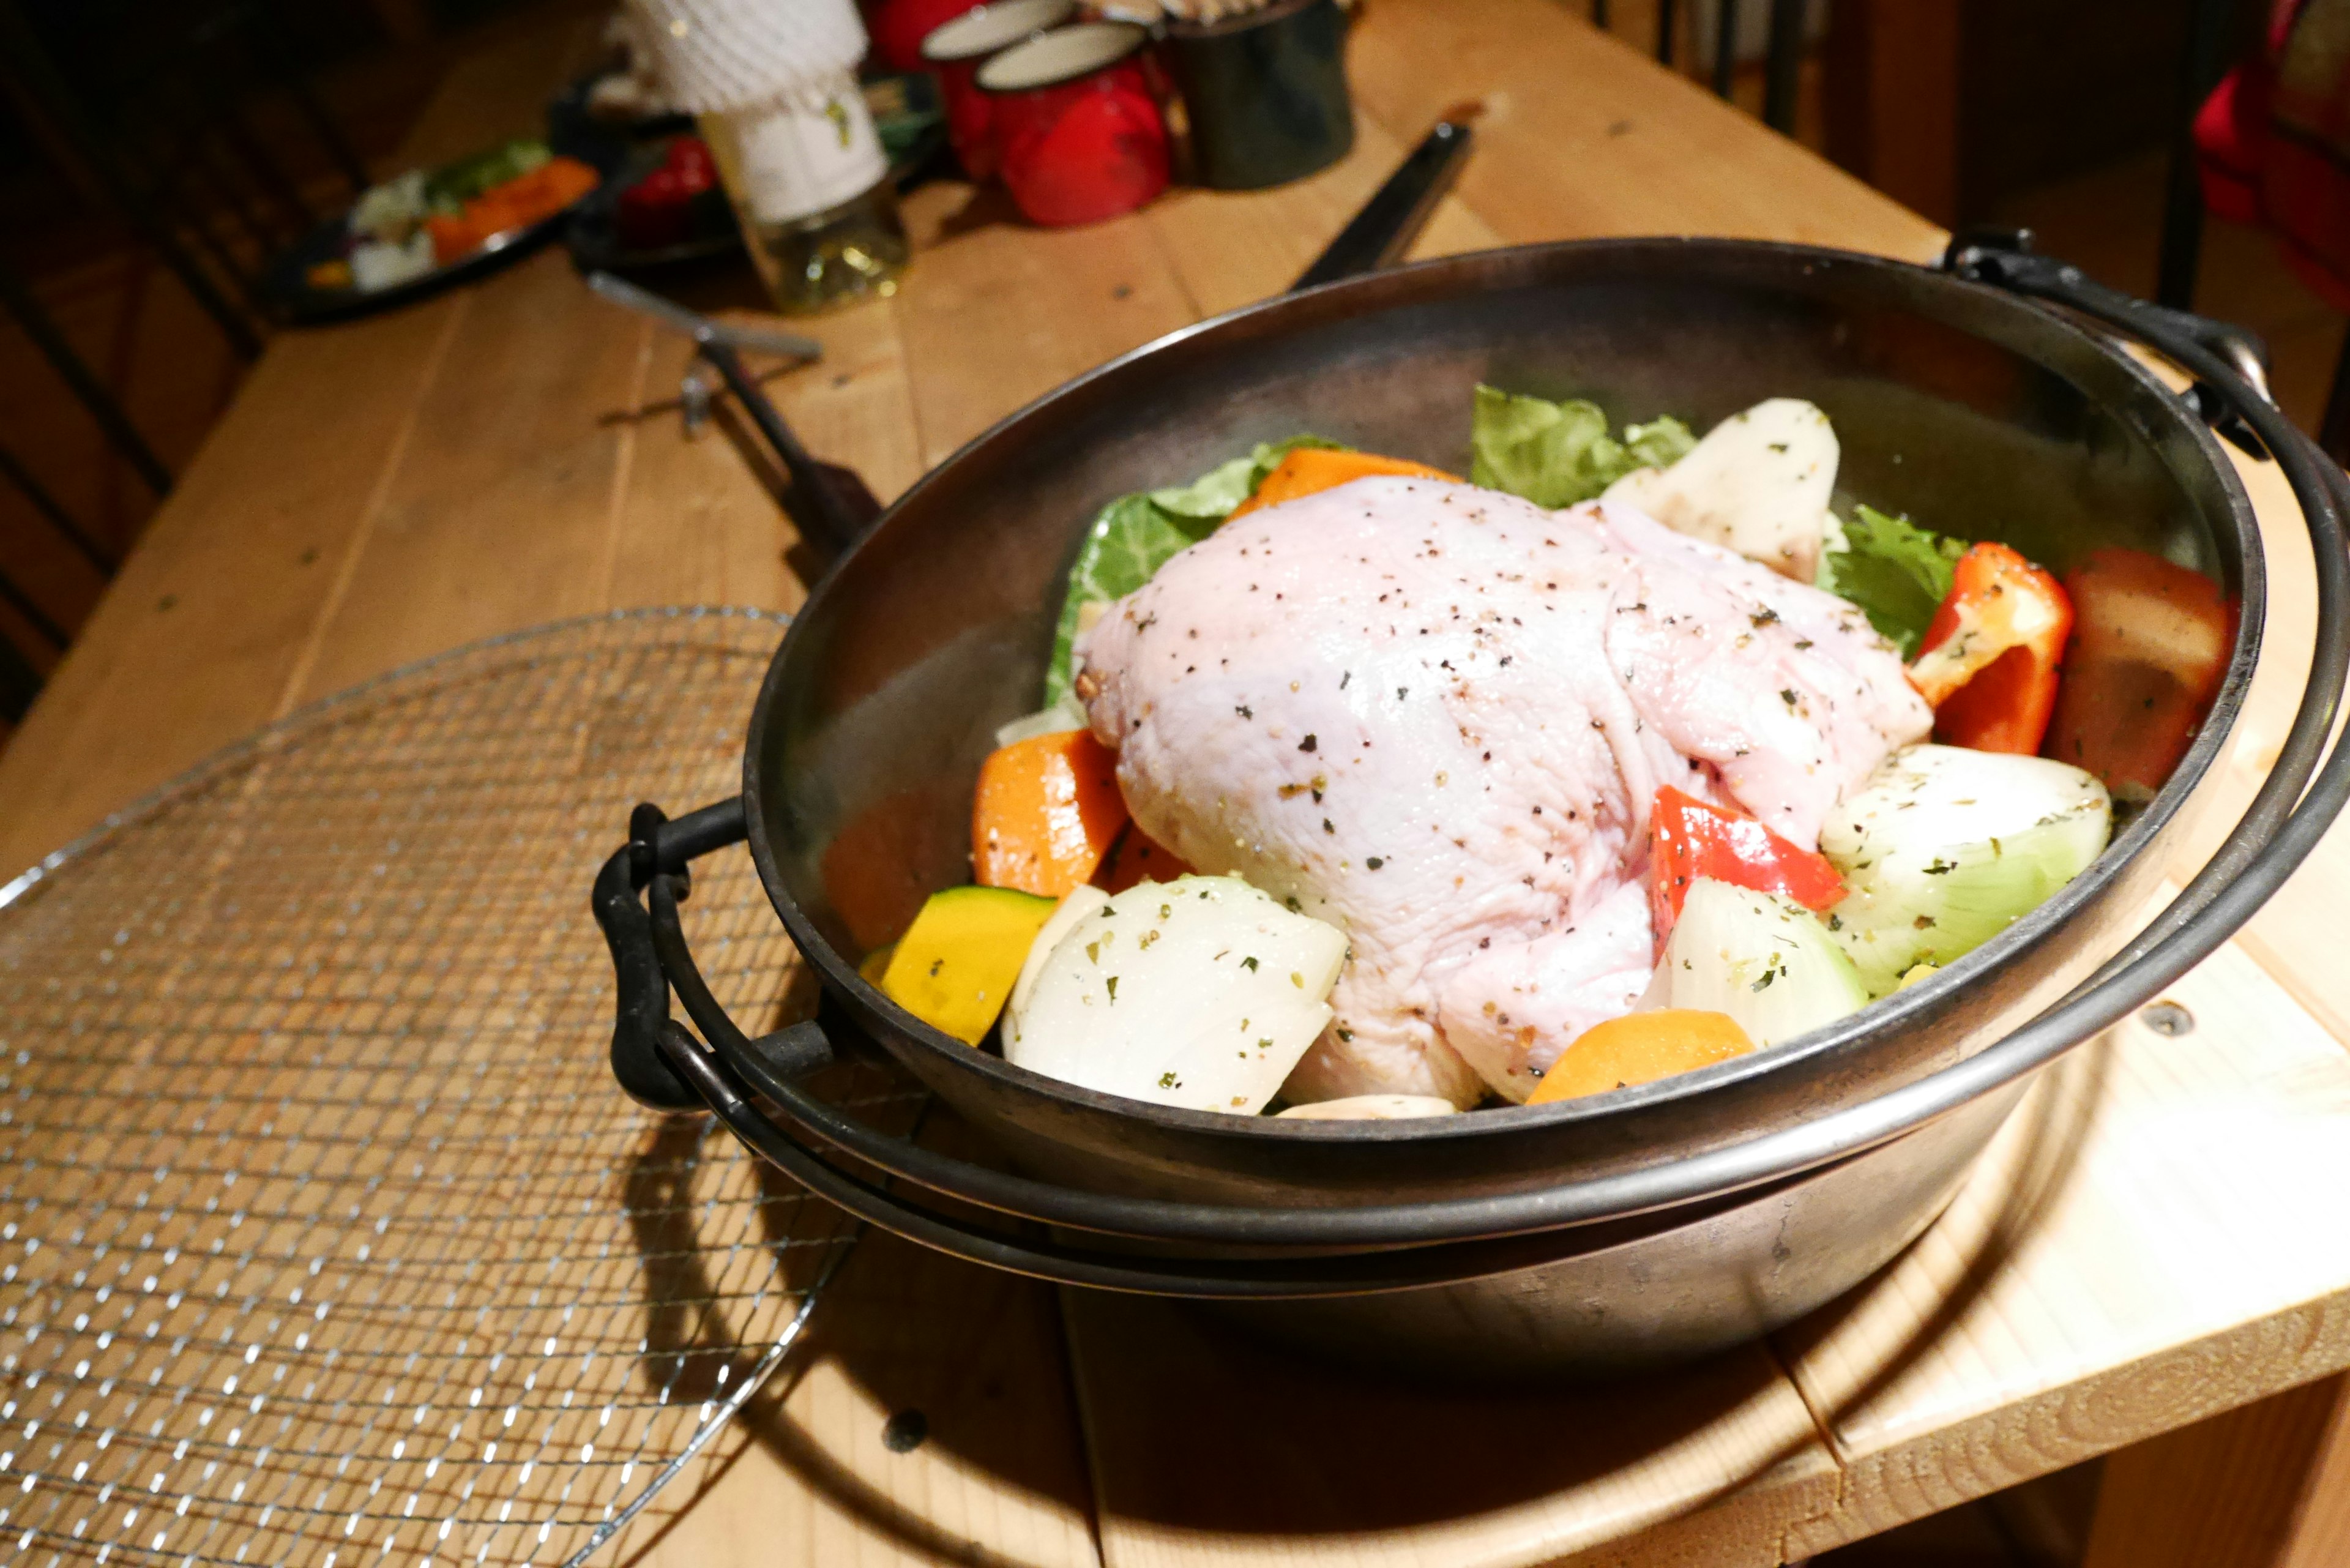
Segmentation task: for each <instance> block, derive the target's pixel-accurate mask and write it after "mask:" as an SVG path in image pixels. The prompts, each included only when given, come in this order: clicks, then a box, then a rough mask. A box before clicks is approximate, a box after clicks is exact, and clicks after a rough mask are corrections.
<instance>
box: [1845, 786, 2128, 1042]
mask: <svg viewBox="0 0 2350 1568" xmlns="http://www.w3.org/2000/svg"><path fill="white" fill-rule="evenodd" d="M2111 822H2112V805H2111V802H2110V801H2109V800H2108V798H2107V796H2106V790H2105V786H2104V785H2102V784H2099V783H2097V781H2096V780H2095V779H2094V778H2092V777H2090V776H2089V775H2088V774H2085V773H2083V772H2082V771H2081V770H2080V769H2078V768H2075V767H2070V766H2067V765H2066V764H2064V763H2053V762H2047V761H2044V760H2043V759H2041V758H2039V757H2020V756H2013V755H2006V754H2002V753H1993V752H1977V751H1968V750H1964V749H1962V748H1960V747H1955V746H1910V747H1907V748H1905V749H1904V750H1902V751H1900V752H1897V753H1894V755H1893V756H1892V757H1891V758H1889V759H1887V762H1886V763H1884V765H1883V766H1881V767H1880V768H1878V769H1877V773H1876V774H1875V775H1874V776H1872V777H1871V778H1870V779H1869V781H1868V783H1867V784H1866V786H1865V787H1863V788H1862V789H1861V790H1860V791H1859V793H1857V794H1855V795H1853V796H1852V797H1851V798H1850V799H1848V800H1846V802H1845V803H1844V804H1843V805H1839V806H1838V807H1837V808H1836V809H1835V811H1834V812H1832V813H1831V814H1830V815H1829V817H1828V820H1827V823H1826V825H1825V826H1824V827H1822V828H1821V829H1820V852H1821V853H1822V854H1824V855H1825V856H1826V857H1828V858H1829V859H1830V860H1831V861H1833V862H1835V866H1836V868H1837V869H1838V870H1840V871H1842V872H1843V873H1844V876H1845V880H1846V882H1847V883H1848V884H1849V885H1850V887H1851V888H1852V891H1851V892H1850V894H1849V895H1847V896H1846V898H1845V900H1844V902H1842V903H1841V904H1838V905H1837V906H1836V907H1835V911H1834V913H1833V914H1832V915H1831V916H1830V917H1829V926H1830V929H1833V930H1834V931H1835V935H1836V939H1837V940H1838V941H1840V942H1842V943H1843V944H1844V948H1845V950H1846V951H1847V952H1849V953H1850V954H1851V955H1852V958H1853V961H1854V962H1855V963H1856V964H1857V965H1858V966H1859V969H1860V975H1861V979H1862V980H1863V981H1865V982H1866V984H1867V986H1868V989H1869V992H1870V994H1871V995H1876V996H1882V995H1885V994H1886V993H1887V992H1891V991H1892V990H1894V989H1895V988H1896V987H1897V986H1898V984H1900V983H1901V981H1902V978H1903V977H1904V976H1906V975H1907V974H1908V973H1909V972H1910V971H1912V970H1913V969H1914V968H1916V967H1917V966H1918V965H1919V964H1934V965H1937V966H1939V965H1943V964H1948V963H1951V962H1954V961H1957V960H1958V959H1960V958H1961V957H1963V956H1965V955H1966V954H1968V953H1970V952H1972V951H1973V950H1975V949H1977V948H1979V947H1981V945H1982V944H1983V943H1985V942H1987V941H1989V940H1991V938H1993V937H1995V936H1997V935H1999V933H2000V932H2002V931H2003V930H2005V929H2007V928H2008V927H2009V926H2011V925H2012V924H2013V923H2014V922H2016V921H2017V920H2020V919H2022V918H2023V917H2024V916H2026V915H2028V914H2030V913H2031V912H2032V911H2033V909H2038V908H2039V907H2040V906H2041V905H2042V904H2043V903H2044V902H2046V901H2047V899H2048V898H2049V897H2050V895H2052V894H2054V892H2055V891H2056V890H2057V889H2058V888H2062V887H2063V886H2064V884H2065V883H2067V882H2069V881H2071V880H2072V879H2073V878H2074V877H2077V876H2079V875H2080V874H2081V872H2082V871H2083V870H2085V868H2086V867H2087V866H2088V864H2089V862H2090V861H2092V860H2094V859H2095V858H2096V857H2097V854H2098V852H2099V851H2100V850H2102V849H2104V848H2105V846H2106V833H2107V831H2108V829H2109V827H2110V826H2111Z"/></svg>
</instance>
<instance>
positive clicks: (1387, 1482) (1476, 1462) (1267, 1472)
mask: <svg viewBox="0 0 2350 1568" xmlns="http://www.w3.org/2000/svg"><path fill="white" fill-rule="evenodd" d="M1062 1310H1063V1312H1064V1314H1066V1316H1067V1318H1068V1321H1069V1326H1070V1341H1071V1345H1072V1348H1073V1354H1074V1359H1075V1364H1076V1380H1077V1388H1078V1395H1079V1397H1080V1398H1081V1399H1082V1401H1083V1402H1084V1407H1085V1412H1086V1437H1087V1443H1088V1445H1089V1447H1090V1449H1091V1451H1092V1454H1093V1461H1094V1470H1095V1484H1096V1486H1097V1490H1098V1493H1099V1498H1098V1501H1099V1506H1100V1510H1101V1513H1100V1532H1101V1542H1102V1558H1103V1561H1104V1562H1105V1563H1107V1564H1108V1565H1109V1568H1177V1565H1192V1564H1207V1563H1285V1562H1290V1561H1293V1560H1299V1559H1309V1560H1311V1561H1314V1562H1317V1563H1349V1564H1355V1563H1481V1564H1483V1563H1492V1564H1505V1563H1544V1562H1550V1561H1552V1560H1554V1559H1557V1558H1559V1557H1562V1556H1565V1555H1566V1554H1569V1553H1576V1552H1601V1553H1602V1555H1600V1556H1598V1557H1596V1558H1595V1559H1592V1560H1593V1561H1603V1562H1625V1563H1633V1562H1638V1563H1677V1562H1688V1563H1777V1562H1779V1561H1780V1558H1779V1556H1778V1547H1779V1542H1780V1539H1781V1538H1782V1536H1783V1535H1784V1534H1785V1532H1787V1531H1788V1530H1789V1529H1790V1528H1791V1527H1792V1526H1793V1525H1794V1523H1796V1522H1797V1521H1801V1520H1803V1519H1806V1518H1809V1517H1812V1516H1814V1515H1817V1514H1820V1513H1824V1512H1825V1511H1827V1509H1828V1508H1829V1507H1830V1506H1831V1504H1832V1503H1833V1501H1834V1499H1835V1486H1836V1477H1835V1466H1834V1464H1833V1463H1832V1461H1831V1460H1830V1458H1829V1456H1828V1454H1827V1451H1826V1449H1825V1447H1824V1446H1823V1445H1822V1444H1821V1442H1820V1438H1819V1434H1818V1432H1817V1430H1816V1429H1815V1428H1814V1426H1813V1424H1812V1420H1811V1417H1810V1415H1809V1414H1808V1412H1806V1410H1805V1409H1804V1405H1803V1402H1802V1400H1801V1399H1799V1398H1797V1397H1794V1390H1793V1389H1792V1387H1791V1386H1789V1385H1788V1382H1787V1380H1786V1378H1785V1376H1783V1374H1782V1373H1781V1372H1780V1370H1779V1368H1778V1366H1777V1365H1776V1363H1774V1362H1773V1360H1772V1359H1771V1358H1770V1357H1769V1356H1768V1355H1764V1354H1763V1353H1762V1352H1761V1351H1759V1350H1756V1349H1751V1348H1750V1349H1747V1350H1743V1351H1739V1352H1733V1353H1731V1355H1725V1356H1721V1357H1718V1358H1716V1359H1715V1360H1714V1361H1712V1362H1710V1363H1708V1364H1707V1365H1705V1366H1702V1367H1700V1368H1697V1369H1695V1370H1693V1371H1691V1372H1689V1373H1684V1374H1680V1375H1678V1376H1673V1377H1670V1378H1664V1379H1656V1380H1648V1379H1643V1380H1641V1381H1640V1382H1638V1383H1637V1384H1630V1385H1627V1386H1623V1387H1621V1388H1617V1389H1603V1390H1597V1391H1593V1392H1588V1393H1582V1394H1563V1393H1560V1392H1558V1391H1555V1390H1539V1389H1535V1390H1528V1391H1525V1392H1523V1393H1516V1394H1512V1393H1508V1392H1499V1393H1486V1394H1476V1393H1460V1392H1451V1391H1447V1392H1441V1393H1439V1392H1432V1391H1430V1392H1423V1391H1419V1390H1412V1389H1405V1388H1397V1387H1394V1386H1386V1385H1383V1384H1382V1383H1381V1381H1380V1380H1378V1379H1377V1378H1375V1377H1372V1376H1367V1375H1365V1374H1363V1373H1361V1372H1357V1371H1350V1370H1345V1369H1337V1368H1328V1367H1323V1366H1315V1365H1313V1364H1310V1363H1306V1362H1304V1361H1302V1360H1300V1359H1299V1358H1298V1357H1297V1356H1295V1355H1293V1354H1291V1353H1288V1352H1284V1351H1275V1350H1271V1349H1267V1348H1264V1347H1261V1346H1259V1345H1254V1344H1252V1343H1250V1342H1249V1341H1247V1340H1245V1339H1243V1338H1241V1337H1239V1336H1238V1335H1236V1334H1232V1332H1231V1331H1229V1330H1227V1329H1223V1328H1222V1327H1219V1326H1216V1325H1213V1324H1208V1323H1206V1322H1203V1321H1202V1320H1201V1318H1200V1317H1198V1316H1196V1315H1194V1314H1192V1313H1191V1312H1189V1311H1187V1310H1186V1309H1183V1308H1181V1307H1179V1306H1176V1305H1174V1304H1172V1303H1167V1302H1161V1301H1152V1300H1147V1299H1144V1298H1139V1297H1132V1296H1114V1295H1109V1294H1106V1293H1096V1292H1076V1291H1067V1292H1064V1293H1063V1294H1062ZM1652 1528H1653V1529H1656V1530H1657V1531H1658V1534H1657V1535H1656V1537H1655V1538H1654V1539H1644V1540H1643V1541H1642V1542H1640V1544H1639V1547H1638V1550H1637V1551H1635V1550H1632V1549H1631V1548H1630V1547H1629V1545H1628V1544H1627V1538H1628V1537H1636V1536H1638V1535H1640V1532H1643V1531H1648V1530H1650V1529H1652ZM1576 1560H1577V1561H1580V1560H1581V1559H1576Z"/></svg>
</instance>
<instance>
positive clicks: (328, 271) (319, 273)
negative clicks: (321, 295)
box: [302, 256, 353, 289]
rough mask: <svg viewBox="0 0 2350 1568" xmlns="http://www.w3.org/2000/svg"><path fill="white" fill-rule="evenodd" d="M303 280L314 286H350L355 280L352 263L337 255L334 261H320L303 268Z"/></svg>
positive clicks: (323, 287) (322, 287) (326, 287)
mask: <svg viewBox="0 0 2350 1568" xmlns="http://www.w3.org/2000/svg"><path fill="white" fill-rule="evenodd" d="M302 281H303V282H304V283H306V284H308V285H309V286H311V287H312V288H321V289H337V288H348V287H350V286H352V282H353V279H352V277H351V264H350V263H349V262H348V261H345V260H344V259H343V258H342V257H341V256H337V257H335V258H334V259H333V260H332V261H322V262H319V263H318V264H317V265H315V266H308V267H305V268H303V269H302Z"/></svg>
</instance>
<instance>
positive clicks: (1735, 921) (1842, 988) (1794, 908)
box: [1544, 877, 1868, 1086]
mask: <svg viewBox="0 0 2350 1568" xmlns="http://www.w3.org/2000/svg"><path fill="white" fill-rule="evenodd" d="M1867 1003H1868V991H1867V988H1866V986H1864V985H1863V984H1862V983H1861V977H1860V974H1859V972H1858V971H1856V970H1855V969H1854V967H1853V961H1852V960H1851V959H1850V958H1849V957H1847V956H1846V953H1845V950H1844V949H1843V948H1842V947H1840V946H1838V945H1837V942H1836V939H1835V937H1834V936H1832V935H1830V934H1829V932H1828V929H1827V928H1826V927H1825V926H1824V925H1822V924H1821V923H1820V921H1819V919H1818V917H1816V916H1814V914H1813V913H1812V912H1811V911H1810V910H1808V909H1804V907H1803V906H1802V905H1801V904H1798V903H1796V902H1794V900H1793V899H1791V898H1783V897H1781V896H1780V895H1779V894H1776V893H1756V892H1752V891H1749V890H1748V889H1746V888H1733V887H1731V885H1730V884H1729V883H1727V882H1717V881H1715V880H1713V879H1712V878H1711V877H1700V878H1698V879H1697V880H1696V881H1695V882H1692V883H1690V888H1689V893H1688V897H1687V898H1686V899H1685V900H1684V901H1683V902H1682V904H1681V918H1680V919H1679V921H1678V922H1677V923H1676V924H1675V925H1674V927H1673V934H1672V937H1671V938H1670V940H1668V941H1667V942H1666V943H1665V956H1664V958H1663V960H1662V961H1661V962H1659V964H1658V966H1657V975H1656V979H1655V980H1654V981H1651V982H1650V984H1649V986H1648V992H1647V994H1646V995H1645V996H1643V997H1642V998H1641V1005H1642V1007H1643V1008H1644V1009H1654V1008H1658V1007H1665V1008H1696V1009H1700V1010H1702V1011H1705V1012H1725V1013H1728V1014H1729V1015H1730V1016H1731V1019H1733V1020H1735V1021H1736V1023H1738V1025H1739V1027H1740V1028H1742V1029H1743V1030H1745V1032H1746V1034H1747V1037H1748V1038H1749V1039H1751V1040H1752V1041H1753V1042H1754V1044H1757V1045H1776V1044H1779V1043H1780V1042H1781V1041H1783V1040H1792V1039H1794V1037H1795V1036H1796V1035H1798V1034H1805V1033H1810V1032H1811V1031H1813V1030H1814V1029H1818V1028H1821V1027H1823V1026H1825V1025H1826V1024H1830V1023H1835V1021H1836V1020H1837V1019H1839V1018H1842V1017H1844V1016H1845V1015H1846V1013H1848V1012H1858V1011H1859V1010H1860V1009H1861V1008H1863V1007H1865V1006H1866V1005H1867ZM1574 1054H1575V1046H1572V1045H1570V1046H1568V1047H1567V1055H1568V1056H1570V1057H1571V1056H1573V1055H1574ZM1544 1085H1545V1086H1547V1085H1548V1078H1547V1076H1545V1078H1544Z"/></svg>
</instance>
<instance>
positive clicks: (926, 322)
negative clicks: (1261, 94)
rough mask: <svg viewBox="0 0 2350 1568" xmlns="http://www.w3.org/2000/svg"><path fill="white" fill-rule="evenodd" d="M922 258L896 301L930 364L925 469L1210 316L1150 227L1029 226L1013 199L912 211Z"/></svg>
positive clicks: (922, 379)
mask: <svg viewBox="0 0 2350 1568" xmlns="http://www.w3.org/2000/svg"><path fill="white" fill-rule="evenodd" d="M906 222H907V227H908V228H909V230H910V232H911V233H912V234H913V236H914V243H915V244H916V246H917V247H918V248H917V254H916V256H915V260H914V265H913V266H912V267H911V269H910V271H909V273H908V275H907V278H906V283H905V286H904V287H903V288H902V289H900V290H899V294H898V297H897V300H896V305H897V307H898V320H899V329H900V331H901V332H902V333H903V334H904V338H905V346H906V357H907V359H908V360H909V362H910V363H911V364H913V365H916V366H919V367H920V374H918V375H917V376H916V377H915V378H914V388H913V391H914V418H915V421H916V423H917V425H918V426H919V428H920V432H921V441H922V447H921V451H922V460H923V462H924V465H925V466H928V465H929V464H931V463H936V462H941V461H942V460H943V459H945V458H946V457H947V456H948V455H949V454H950V453H951V452H953V451H954V450H955V449H956V448H957V447H959V446H961V445H962V443H963V442H965V441H969V440H970V439H971V438H972V437H973V436H975V435H977V434H978V433H979V432H980V431H983V430H985V429H986V428H987V427H988V426H989V425H991V424H993V423H994V422H995V421H997V420H999V419H1002V418H1003V416H1004V415H1005V414H1008V413H1010V412H1011V411H1012V410H1014V409H1016V408H1018V407H1020V406H1021V405H1022V404H1023V403H1025V402H1027V401H1029V400H1031V399H1034V398H1037V397H1041V396H1042V395H1044V394H1045V393H1046V392H1049V391H1051V390H1052V389H1054V388H1055V387H1057V386H1059V385H1060V384H1061V383H1062V382H1064V381H1066V380H1068V379H1070V378H1071V377H1074V376H1077V375H1080V374H1082V373H1083V372H1085V371H1087V370H1090V369H1093V368H1094V367H1095V366H1097V365H1098V364H1100V363H1101V362H1102V361H1104V360H1105V359H1111V358H1116V357H1117V356H1118V355H1120V354H1123V353H1125V352H1126V351H1127V350H1128V349H1129V348H1140V347H1141V346H1142V345H1143V344H1145V343H1148V342H1149V341H1150V340H1151V339H1152V338H1154V337H1159V336H1160V335H1161V334H1164V333H1168V332H1171V331H1173V330H1174V329H1175V328H1177V327H1182V326H1186V325H1188V324H1190V323H1191V322H1192V321H1194V320H1197V319H1198V318H1199V315H1200V310H1199V306H1198V305H1197V304H1196V302H1194V301H1193V300H1192V299H1191V296H1189V295H1188V294H1187V293H1186V292H1185V291H1184V288H1183V286H1182V284H1181V283H1180V280H1179V279H1178V278H1177V276H1176V275H1175V271H1174V268H1173V267H1172V266H1171V265H1170V264H1169V261H1168V257H1167V253H1166V251H1165V250H1164V248H1163V247H1162V246H1161V245H1160V244H1159V239H1158V236H1157V234H1155V233H1154V232H1153V230H1152V228H1151V226H1150V223H1149V219H1148V218H1146V217H1144V216H1143V215H1141V214H1139V213H1129V214H1128V215H1127V216H1125V217H1122V218H1113V219H1111V220H1110V221H1109V222H1107V223H1095V224H1093V225H1091V226H1090V227H1087V228H1083V229H1043V230H1039V229H1027V228H1022V227H1019V226H1017V224H1016V219H1015V218H1014V214H1013V213H1012V210H1011V206H1010V198H1008V197H1007V196H1005V195H1004V194H1003V192H1002V191H1001V190H1000V189H996V188H994V187H988V188H985V189H982V190H974V189H973V188H972V187H971V186H968V185H963V184H959V183H954V182H942V183H939V184H934V185H926V186H924V187H923V188H922V189H920V190H919V191H916V192H913V193H912V195H910V197H909V198H908V199H907V202H906Z"/></svg>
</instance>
